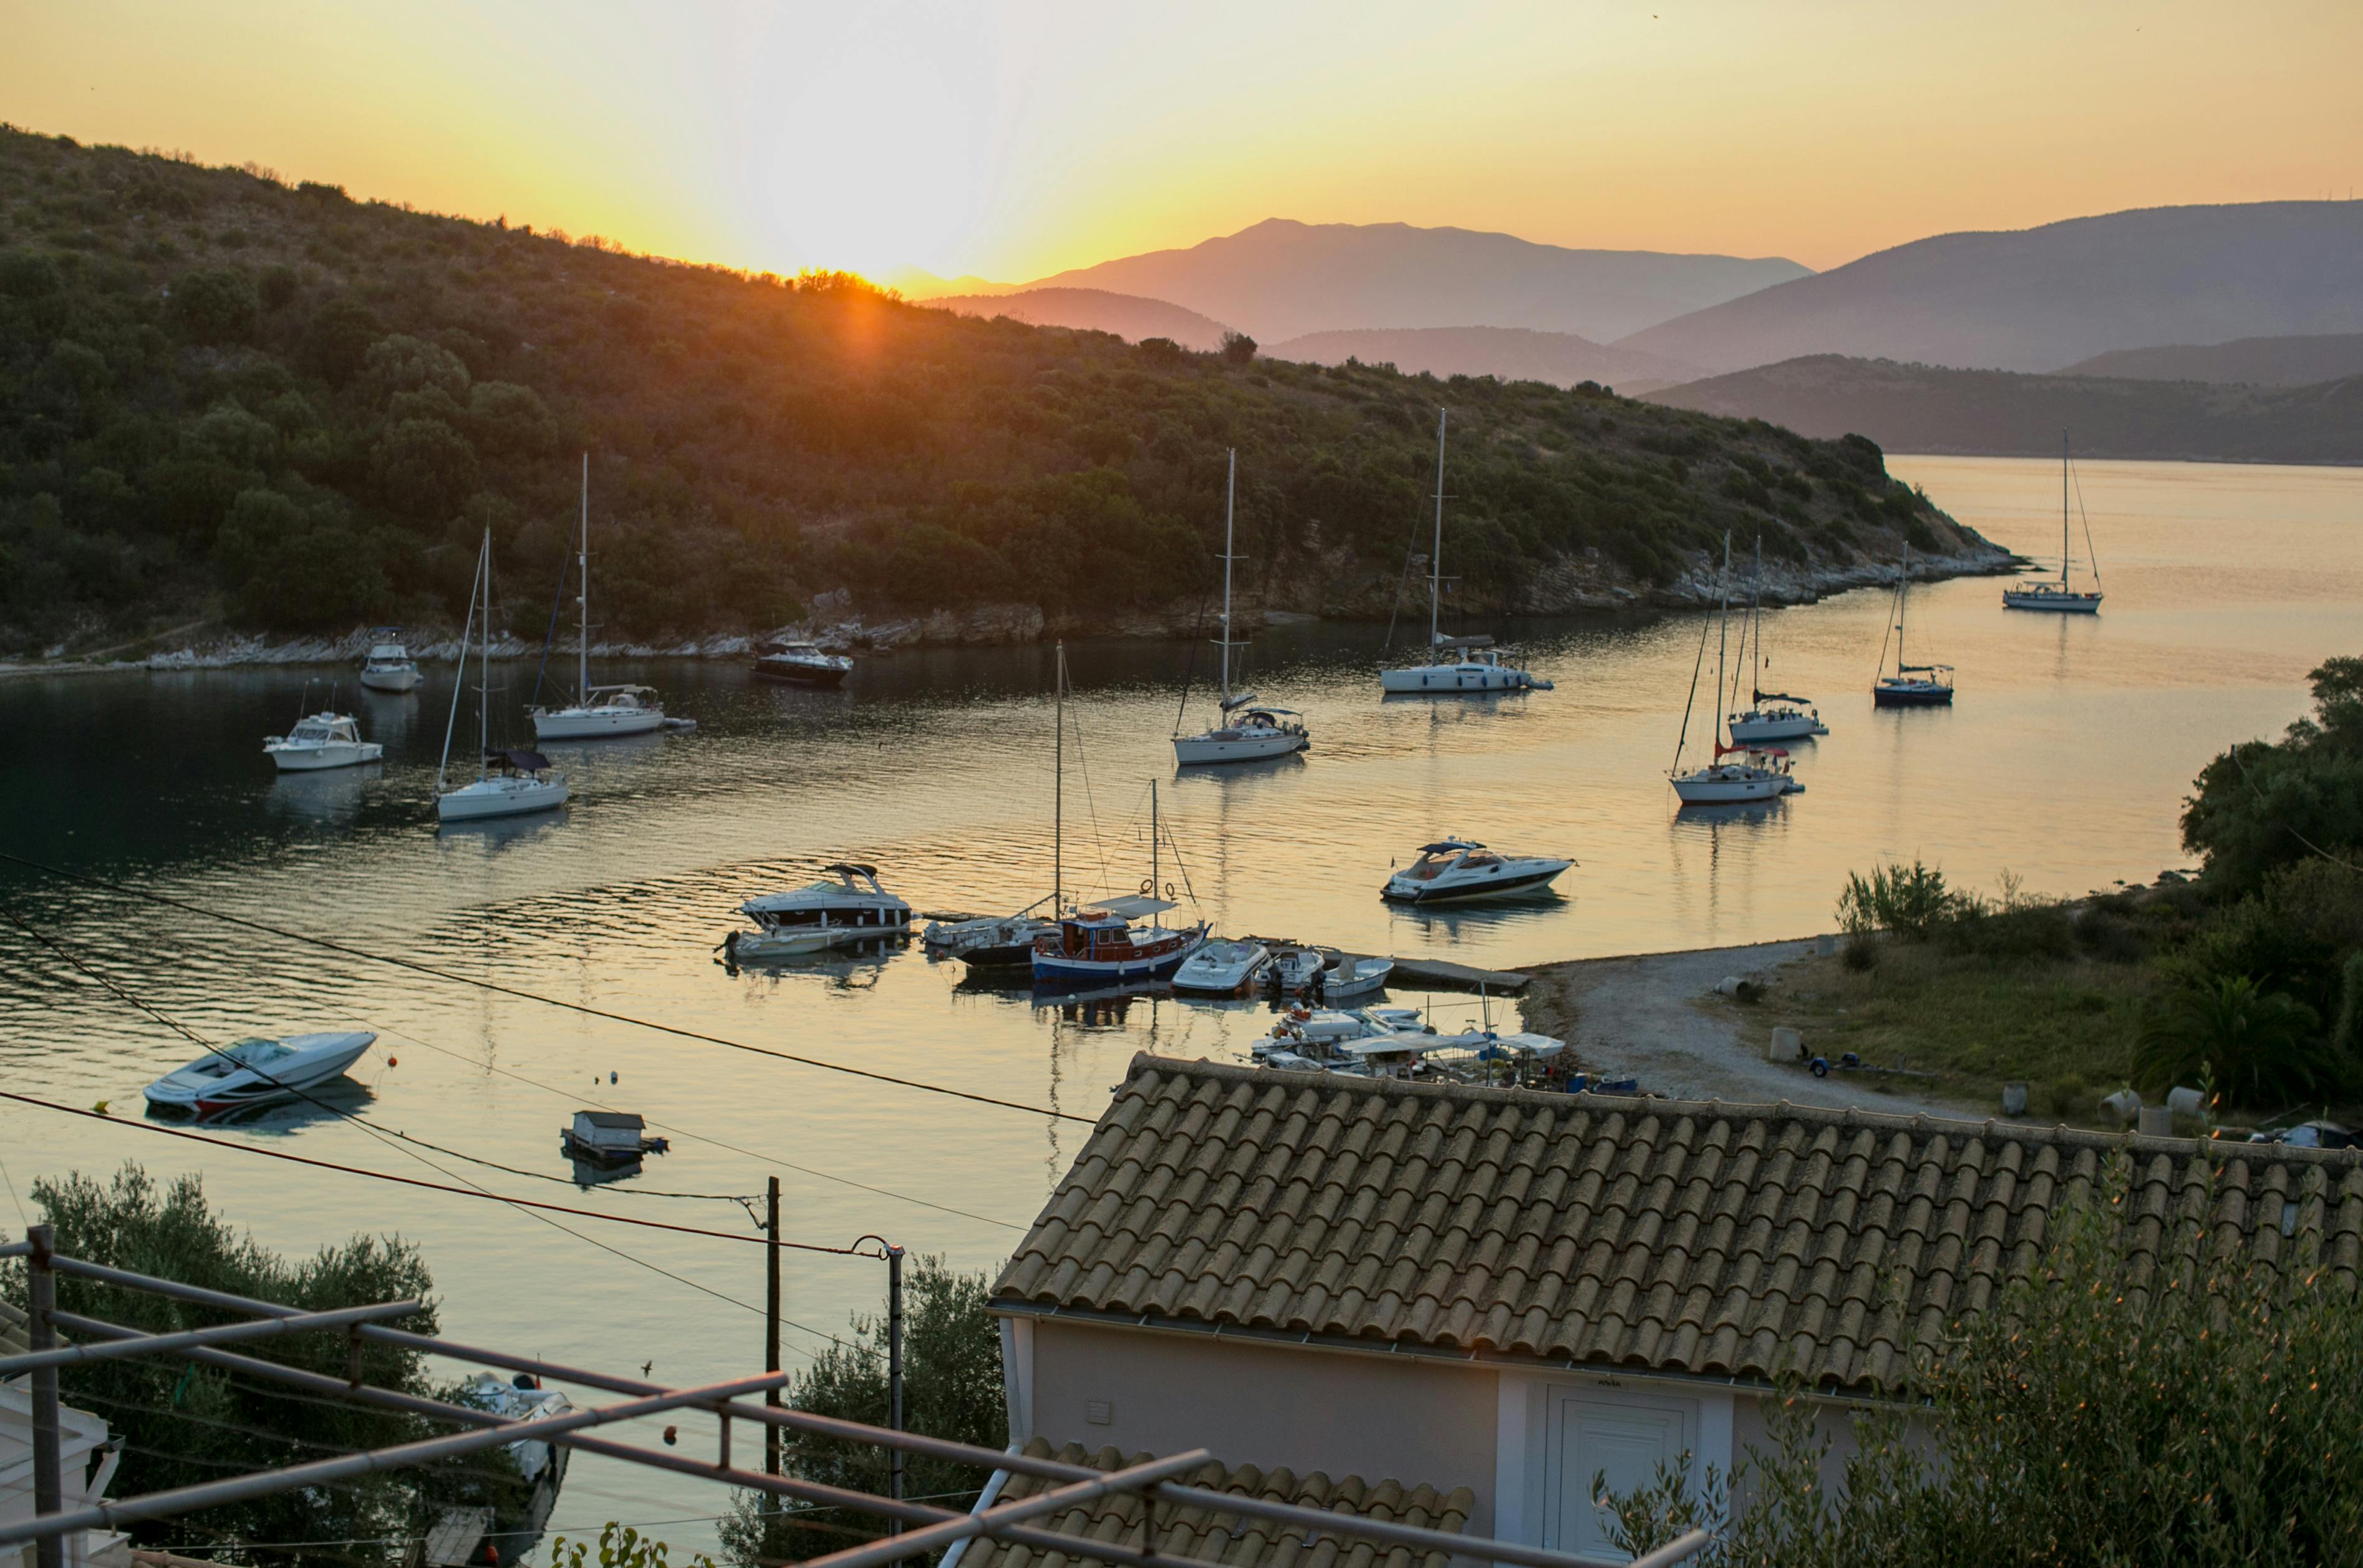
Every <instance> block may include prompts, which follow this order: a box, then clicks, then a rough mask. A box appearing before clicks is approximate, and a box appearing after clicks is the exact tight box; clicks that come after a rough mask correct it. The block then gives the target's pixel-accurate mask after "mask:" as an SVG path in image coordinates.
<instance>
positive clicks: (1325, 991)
mask: <svg viewBox="0 0 2363 1568" xmlns="http://www.w3.org/2000/svg"><path fill="white" fill-rule="evenodd" d="M1394 972H1395V961H1394V960H1393V959H1391V958H1345V959H1340V960H1338V962H1337V965H1336V966H1335V967H1334V968H1332V969H1330V970H1329V972H1328V973H1326V974H1324V975H1322V977H1321V995H1322V999H1323V1000H1325V1001H1329V1002H1344V1001H1349V1000H1351V999H1352V998H1354V997H1357V996H1368V995H1371V994H1373V993H1375V992H1379V991H1383V990H1385V989H1386V984H1387V980H1388V978H1389V977H1390V976H1391V975H1392V974H1393V973H1394Z"/></svg>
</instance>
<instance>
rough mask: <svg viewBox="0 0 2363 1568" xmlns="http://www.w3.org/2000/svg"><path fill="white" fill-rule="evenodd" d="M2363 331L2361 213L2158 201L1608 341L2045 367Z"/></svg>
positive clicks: (1941, 248) (1857, 272)
mask: <svg viewBox="0 0 2363 1568" xmlns="http://www.w3.org/2000/svg"><path fill="white" fill-rule="evenodd" d="M2358 331H2363V202H2258V203H2254V204H2251V205H2248V206H2184V207H2153V208H2149V209H2147V210H2146V211H2141V212H2121V213H2113V214H2111V215H2109V216H2107V217H2080V218H2072V219H2070V220H2069V221H2068V222H2065V223H2053V224H2046V225H2045V226H2044V227H2042V228H2029V229H2024V230H2019V231H2016V232H2013V233H1996V234H1947V235H1940V236H1938V237H1937V238H1936V239H1922V240H1917V241H1915V242H1914V243H1913V244H1910V245H1901V246H1898V247H1896V248H1895V249H1894V250H1881V251H1880V252H1878V253H1877V254H1876V255H1871V256H1866V257H1864V258H1863V259H1862V260H1860V261H1850V262H1848V263H1847V265H1845V266H1843V267H1838V268H1835V269H1833V270H1832V271H1830V272H1823V273H1821V274H1819V275H1818V276H1815V277H1810V278H1802V279H1799V280H1798V281H1796V282H1794V283H1787V284H1779V285H1777V286H1775V287H1772V288H1768V289H1765V290H1763V291H1762V292H1761V293H1758V294H1753V295H1748V296H1747V297H1746V298H1744V299H1735V300H1732V301H1729V302H1728V303H1725V304H1722V305H1716V306H1709V307H1708V308H1706V309H1703V310H1699V311H1694V312H1692V314H1690V315H1688V316H1685V317H1681V319H1680V320H1677V321H1668V322H1665V323H1663V324H1662V325H1659V326H1656V327H1652V328H1647V330H1645V331H1639V332H1636V333H1634V334H1632V335H1631V336H1630V337H1628V338H1625V339H1623V340H1621V341H1620V342H1618V344H1617V347H1619V348H1626V349H1638V350H1644V351H1646V352H1648V353H1653V354H1662V355H1664V356H1666V357H1667V358H1669V359H1675V360H1685V361H1689V362H1691V363H1692V364H1697V365H1703V366H1706V367H1707V368H1709V369H1711V370H1715V371H1732V370H1743V369H1746V368H1747V367H1748V366H1750V365H1763V364H1771V363H1773V362H1775V361H1781V360H1788V359H1794V358H1796V357H1798V356H1799V355H1804V354H1851V355H1858V356H1861V357H1864V358H1879V359H1894V360H1909V361H1922V362H1925V363H1930V364H1942V365H1960V366H1990V367H1993V368H1996V369H2001V370H2018V371H2055V370H2058V369H2059V368H2061V367H2062V366H2065V365H2070V364H2075V363H2078V362H2080V361H2083V360H2086V359H2089V358H2091V356H2092V355H2094V354H2099V353H2103V352H2106V351H2108V350H2113V349H2142V348H2148V347H2151V346H2153V345H2156V344H2159V343H2193V342H2198V343H2204V342H2221V341H2223V340H2224V339H2232V338H2245V337H2257V336H2265V335H2271V336H2285V335H2289V334H2292V333H2306V334H2313V333H2332V332H2335V333H2346V332H2358Z"/></svg>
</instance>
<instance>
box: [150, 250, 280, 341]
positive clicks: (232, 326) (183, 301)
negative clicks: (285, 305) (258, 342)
mask: <svg viewBox="0 0 2363 1568" xmlns="http://www.w3.org/2000/svg"><path fill="white" fill-rule="evenodd" d="M166 305H167V309H166V314H167V315H168V316H170V317H171V318H172V323H173V325H175V326H177V327H178V328H180V329H181V331H182V332H183V334H185V335H186V336H187V337H188V338H189V339H190V340H191V341H193V342H198V343H242V342H244V341H246V340H247V339H249V338H250V337H252V336H253V335H254V322H255V317H258V316H260V315H261V312H262V301H261V297H260V296H259V295H257V294H256V293H255V288H254V279H253V277H252V275H250V273H249V272H247V271H246V269H244V268H243V267H212V268H205V269H202V270H200V271H197V272H183V273H182V274H181V275H180V276H179V277H178V278H176V279H174V280H173V282H172V298H171V299H170V300H169V301H167V302H166Z"/></svg>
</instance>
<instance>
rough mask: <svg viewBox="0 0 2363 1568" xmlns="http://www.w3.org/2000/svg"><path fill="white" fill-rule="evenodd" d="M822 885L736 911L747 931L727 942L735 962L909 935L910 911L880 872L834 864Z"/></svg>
mask: <svg viewBox="0 0 2363 1568" xmlns="http://www.w3.org/2000/svg"><path fill="white" fill-rule="evenodd" d="M821 870H822V873H823V875H822V876H821V878H820V880H818V881H816V882H813V883H809V884H806V885H804V886H803V887H799V888H796V889H794V890H793V891H792V892H788V893H767V894H764V895H761V896H760V897H757V898H749V900H747V902H746V903H744V904H741V905H740V906H738V912H739V913H740V914H742V915H744V916H746V917H748V918H749V919H751V920H753V921H754V922H755V929H753V930H751V931H746V930H738V931H733V932H731V933H730V935H729V936H728V937H727V938H726V939H725V941H726V945H727V947H728V949H729V951H731V953H732V954H733V955H734V956H736V957H738V958H789V957H793V956H795V955H797V954H800V953H810V952H818V951H821V950H822V949H824V948H833V947H843V946H845V945H847V944H848V943H851V942H864V941H875V940H879V939H880V938H882V937H907V936H909V935H910V934H911V906H909V905H908V904H906V903H904V901H903V900H902V899H900V898H897V897H896V896H895V895H893V894H891V893H889V892H887V891H886V890H885V889H884V888H883V887H882V886H880V885H879V883H878V868H877V867H876V866H872V865H864V864H862V863H861V862H858V861H838V862H833V863H831V864H829V865H826V866H823V867H822V868H821Z"/></svg>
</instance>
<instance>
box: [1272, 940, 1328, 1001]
mask: <svg viewBox="0 0 2363 1568" xmlns="http://www.w3.org/2000/svg"><path fill="white" fill-rule="evenodd" d="M1328 963H1329V961H1328V960H1327V959H1326V958H1324V957H1323V956H1322V955H1321V954H1320V953H1319V952H1318V951H1315V950H1314V949H1312V948H1282V949H1281V950H1280V951H1278V952H1276V953H1274V954H1272V955H1271V968H1270V971H1269V972H1268V973H1267V975H1266V980H1267V983H1268V984H1270V987H1271V988H1272V990H1274V991H1276V992H1278V993H1279V994H1280V995H1282V996H1294V995H1299V994H1301V993H1304V992H1307V991H1310V990H1311V989H1312V988H1313V987H1314V986H1315V985H1316V984H1319V983H1320V980H1321V974H1322V972H1323V971H1324V970H1325V969H1326V968H1327V967H1328Z"/></svg>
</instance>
